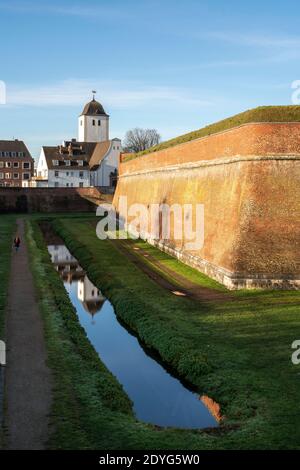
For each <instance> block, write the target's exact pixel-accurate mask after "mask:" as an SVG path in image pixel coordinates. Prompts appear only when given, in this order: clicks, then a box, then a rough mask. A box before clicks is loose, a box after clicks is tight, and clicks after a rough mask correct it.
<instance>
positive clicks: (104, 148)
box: [89, 140, 111, 170]
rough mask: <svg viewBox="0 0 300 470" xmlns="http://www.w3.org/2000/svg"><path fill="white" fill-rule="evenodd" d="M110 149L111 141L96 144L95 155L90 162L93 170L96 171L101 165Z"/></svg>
mask: <svg viewBox="0 0 300 470" xmlns="http://www.w3.org/2000/svg"><path fill="white" fill-rule="evenodd" d="M110 147H111V140H105V141H104V142H98V143H97V144H96V147H95V149H94V152H93V155H92V157H91V159H90V162H89V165H90V168H91V169H93V170H96V169H97V168H98V166H99V164H100V163H101V162H102V160H103V159H104V158H105V156H106V155H107V152H108V151H109V149H110Z"/></svg>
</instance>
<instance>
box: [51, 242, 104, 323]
mask: <svg viewBox="0 0 300 470" xmlns="http://www.w3.org/2000/svg"><path fill="white" fill-rule="evenodd" d="M48 252H49V254H50V256H51V260H52V263H53V264H54V266H55V268H56V270H57V271H58V272H59V274H60V277H61V278H62V279H63V280H64V281H65V282H68V283H69V284H72V282H73V281H76V282H77V297H78V300H80V302H81V303H82V305H83V308H84V309H85V311H86V312H88V313H90V314H91V315H92V317H94V315H95V314H96V313H97V312H99V310H100V309H101V307H102V305H103V303H104V301H105V297H103V295H102V294H101V292H100V291H99V290H98V289H97V287H95V286H94V284H92V283H91V281H90V280H89V278H88V277H87V276H86V274H85V271H84V270H83V269H82V267H81V266H80V265H79V263H78V261H77V259H76V258H74V256H72V255H71V253H70V252H69V250H68V248H67V247H66V246H65V245H48Z"/></svg>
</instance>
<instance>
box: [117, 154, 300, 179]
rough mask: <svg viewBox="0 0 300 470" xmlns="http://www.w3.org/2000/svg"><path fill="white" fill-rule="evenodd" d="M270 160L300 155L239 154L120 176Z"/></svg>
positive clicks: (126, 174) (290, 158) (295, 159)
mask: <svg viewBox="0 0 300 470" xmlns="http://www.w3.org/2000/svg"><path fill="white" fill-rule="evenodd" d="M269 160H277V161H286V160H294V161H297V160H298V161H300V155H288V154H286V155H264V156H261V155H238V156H236V157H232V158H227V157H225V158H224V157H220V158H218V159H216V160H201V161H197V162H188V163H178V164H177V165H168V166H161V167H157V168H153V169H152V168H148V169H145V170H137V171H132V172H130V173H125V174H121V175H120V176H119V178H128V177H130V176H138V175H145V174H152V173H161V172H167V171H177V170H193V169H194V168H201V167H208V166H217V165H230V164H236V163H241V162H252V161H257V162H262V161H269Z"/></svg>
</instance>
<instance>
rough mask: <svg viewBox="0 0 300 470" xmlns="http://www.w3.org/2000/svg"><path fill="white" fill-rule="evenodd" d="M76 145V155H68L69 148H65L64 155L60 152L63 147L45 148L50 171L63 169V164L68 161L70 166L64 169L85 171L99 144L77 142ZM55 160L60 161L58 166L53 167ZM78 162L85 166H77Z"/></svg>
mask: <svg viewBox="0 0 300 470" xmlns="http://www.w3.org/2000/svg"><path fill="white" fill-rule="evenodd" d="M75 144H76V147H74V153H73V154H71V155H70V154H69V153H68V151H67V147H63V150H64V153H61V152H60V148H62V147H61V146H56V147H43V150H44V154H45V157H46V161H47V166H48V169H49V170H56V169H58V168H59V167H62V166H63V162H65V161H66V160H69V161H70V162H71V164H70V166H68V167H67V166H64V169H66V170H68V168H72V170H83V169H85V168H86V167H88V166H89V161H90V158H91V156H92V154H93V151H94V148H95V147H96V145H97V144H96V143H92V142H76V143H75ZM73 145H74V144H73ZM77 149H78V150H77ZM75 151H76V153H75ZM53 160H57V161H58V163H59V164H58V166H57V165H53ZM78 160H82V161H83V166H78V165H77V162H78Z"/></svg>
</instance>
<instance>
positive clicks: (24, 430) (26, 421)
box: [5, 220, 51, 449]
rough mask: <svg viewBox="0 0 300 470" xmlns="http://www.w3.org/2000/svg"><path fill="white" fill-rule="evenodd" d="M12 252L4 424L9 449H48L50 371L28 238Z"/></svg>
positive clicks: (20, 225)
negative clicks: (27, 242) (29, 257)
mask: <svg viewBox="0 0 300 470" xmlns="http://www.w3.org/2000/svg"><path fill="white" fill-rule="evenodd" d="M17 223H18V233H19V236H20V238H21V241H22V244H21V248H20V250H19V252H18V253H16V252H14V253H13V255H12V264H11V277H10V284H9V294H8V306H7V312H6V338H7V366H6V374H5V375H6V376H5V402H6V412H5V427H6V430H7V439H6V444H7V445H6V447H7V448H8V449H44V448H45V444H46V442H47V439H48V427H49V420H48V416H49V412H50V406H51V375H50V371H49V369H48V367H47V365H46V359H47V354H46V348H45V340H44V332H43V324H42V319H41V316H40V313H39V309H38V303H37V300H36V297H35V290H34V285H33V278H32V274H31V271H30V266H29V260H28V250H27V246H26V242H25V233H24V221H23V220H18V222H17Z"/></svg>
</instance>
